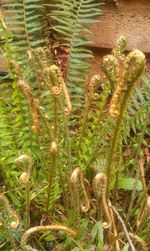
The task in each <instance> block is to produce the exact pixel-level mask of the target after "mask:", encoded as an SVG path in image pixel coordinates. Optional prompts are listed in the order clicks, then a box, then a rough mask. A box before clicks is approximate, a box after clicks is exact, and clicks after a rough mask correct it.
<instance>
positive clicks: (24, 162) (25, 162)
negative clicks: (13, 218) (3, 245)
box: [15, 154, 33, 229]
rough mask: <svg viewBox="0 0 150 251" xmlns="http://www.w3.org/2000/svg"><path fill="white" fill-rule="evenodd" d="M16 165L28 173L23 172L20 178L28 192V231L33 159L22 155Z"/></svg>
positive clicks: (27, 225)
mask: <svg viewBox="0 0 150 251" xmlns="http://www.w3.org/2000/svg"><path fill="white" fill-rule="evenodd" d="M15 164H16V165H17V166H24V167H25V168H26V171H25V172H23V173H22V174H21V176H20V178H19V181H20V182H21V183H22V184H24V185H25V192H26V215H25V216H26V229H27V228H29V225H30V182H29V180H30V176H31V169H32V164H33V163H32V158H31V157H30V156H28V155H25V154H24V155H21V156H20V157H18V158H17V159H16V160H15Z"/></svg>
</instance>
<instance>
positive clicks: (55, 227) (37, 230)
mask: <svg viewBox="0 0 150 251" xmlns="http://www.w3.org/2000/svg"><path fill="white" fill-rule="evenodd" d="M60 230H61V231H64V232H66V233H67V234H69V235H70V236H71V237H72V238H75V237H76V232H75V231H74V230H72V229H70V228H69V227H66V226H61V225H48V226H36V227H32V228H30V229H28V230H27V231H26V232H25V233H24V234H23V236H22V238H21V243H20V245H21V248H22V249H23V250H24V251H37V250H36V249H34V248H32V247H31V246H30V245H28V244H27V242H28V240H29V238H31V235H33V234H36V233H40V232H41V233H43V232H46V231H60Z"/></svg>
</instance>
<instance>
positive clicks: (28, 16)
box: [0, 0, 150, 251]
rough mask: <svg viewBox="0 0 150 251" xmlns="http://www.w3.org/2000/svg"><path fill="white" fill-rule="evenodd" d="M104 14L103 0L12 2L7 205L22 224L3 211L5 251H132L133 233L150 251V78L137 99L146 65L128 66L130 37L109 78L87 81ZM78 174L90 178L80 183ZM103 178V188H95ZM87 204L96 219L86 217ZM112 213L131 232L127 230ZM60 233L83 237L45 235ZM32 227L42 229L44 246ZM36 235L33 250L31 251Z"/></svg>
mask: <svg viewBox="0 0 150 251" xmlns="http://www.w3.org/2000/svg"><path fill="white" fill-rule="evenodd" d="M99 7H100V4H99V3H97V1H94V0H71V1H66V0H55V1H52V3H47V1H39V0H36V1H21V0H19V1H17V2H16V1H9V0H8V1H6V0H5V1H3V9H4V10H5V12H4V14H5V20H6V27H5V23H3V30H4V36H3V43H4V46H3V51H4V54H5V56H6V57H7V60H8V65H9V70H10V74H9V77H10V81H9V82H7V81H4V79H3V83H2V84H1V85H0V89H1V91H0V118H1V120H0V131H1V133H0V169H1V175H0V182H1V184H2V185H1V188H0V194H1V195H4V194H6V195H7V197H8V201H9V203H10V207H11V208H12V209H14V211H15V212H16V213H17V214H18V215H19V221H20V222H19V227H18V228H16V229H12V228H11V227H10V226H11V217H9V215H8V213H7V210H6V208H5V207H3V205H1V209H2V210H1V212H0V220H1V222H0V247H1V248H2V250H11V249H12V248H13V249H14V250H18V251H21V250H32V251H33V250H37V249H38V250H46V245H47V244H49V245H53V246H54V247H56V248H58V250H66V251H67V250H68V251H70V250H72V251H77V250H81V251H83V250H84V251H89V250H92V249H93V250H97V251H100V250H103V249H104V248H108V249H109V248H110V250H114V248H116V247H117V245H118V240H121V242H120V241H119V245H120V247H121V249H124V250H128V248H129V245H130V246H131V243H130V242H131V241H130V242H129V245H128V243H127V244H126V245H124V244H125V243H126V240H128V241H129V240H130V236H128V235H127V233H128V231H127V230H129V229H130V231H131V230H132V232H133V233H132V237H131V238H133V240H134V244H135V246H136V245H137V243H138V242H139V243H140V244H139V243H138V244H139V246H138V245H137V250H141V246H142V248H143V247H144V248H143V250H148V247H147V243H146V242H147V239H148V227H149V224H148V223H147V218H146V217H145V216H147V215H148V209H149V208H148V207H149V204H148V199H149V197H148V194H147V192H148V188H147V179H145V177H144V179H145V186H143V177H142V175H140V172H139V170H140V168H139V159H140V158H141V157H143V155H142V154H143V152H142V150H143V147H144V146H147V145H148V143H147V142H148V140H147V136H148V135H149V127H148V126H149V117H150V116H149V115H148V114H149V107H150V102H149V101H150V99H149V97H150V92H149V90H150V89H149V83H150V76H149V74H146V75H145V74H144V75H143V82H142V84H141V85H139V86H138V87H135V89H134V86H133V84H136V82H137V81H135V80H137V77H138V76H140V75H141V73H142V70H143V67H144V55H143V54H142V52H140V51H137V50H135V51H133V52H131V53H130V54H129V55H127V57H125V55H124V50H125V44H126V40H125V39H124V37H121V38H120V39H119V40H118V42H117V46H116V48H115V49H114V50H113V51H112V54H111V55H108V56H106V57H105V58H104V61H103V64H102V69H103V71H104V75H105V76H101V77H100V76H99V75H96V76H94V77H93V78H92V79H91V80H89V79H88V69H89V66H90V63H89V59H90V58H92V57H93V55H92V52H91V50H90V49H89V48H88V46H89V45H91V41H90V39H89V38H88V37H87V35H88V33H89V30H88V28H87V25H88V23H93V22H95V21H96V19H95V18H96V17H97V16H98V15H99V14H101V11H100V10H99ZM41 10H42V11H41ZM46 10H47V12H48V11H49V12H50V13H49V18H50V20H51V22H52V32H54V31H55V32H56V34H57V36H58V37H57V41H55V42H58V44H61V46H63V47H64V48H65V51H67V67H66V70H65V72H61V70H60V69H59V68H58V67H57V66H56V65H53V57H52V55H51V50H50V48H49V47H46V46H45V40H44V36H43V35H42V30H43V29H45V26H44V25H45V21H44V20H45V19H44V18H45V17H46V18H47V13H46ZM8 13H10V14H11V16H10V19H9V20H8ZM1 21H2V22H4V20H3V19H2V18H1ZM11 22H12V25H11ZM9 31H11V34H10V32H9ZM23 35H24V36H23ZM50 42H51V41H50ZM52 42H53V41H52ZM58 46H59V45H58ZM27 51H28V55H27ZM20 60H21V64H19V63H18V61H20ZM58 60H59V58H58ZM110 63H111V64H110ZM118 76H119V78H118ZM111 84H113V86H111ZM100 86H101V88H102V92H101V93H99V91H98V90H99V87H100ZM131 91H132V92H131ZM110 93H111V95H112V98H111V102H110V97H111V96H110ZM116 93H117V94H116ZM115 95H116V98H115ZM129 96H130V98H129ZM110 111H111V112H110ZM112 115H113V116H112ZM114 115H115V116H114ZM125 147H126V148H127V150H129V152H131V154H129V156H125V154H124V148H125ZM19 156H20V158H21V160H22V159H24V156H27V157H28V159H30V160H31V162H32V168H31V167H30V168H28V165H27V164H28V163H26V161H25V163H24V162H22V165H17V164H16V163H17V161H18V160H16V158H18V157H19ZM15 160H16V161H15ZM76 167H78V168H77V169H78V170H80V171H81V172H80V174H79V176H78V173H76V176H75V175H74V179H72V173H74V172H73V171H75V170H76ZM98 174H100V176H99V177H100V180H98V183H97V184H98V187H97V186H96V185H95V184H93V180H94V177H95V176H96V177H98V176H97V175H98ZM73 181H74V182H75V183H76V184H75V185H76V186H75V189H74V190H73V188H72V185H71V184H72V182H73ZM95 182H96V181H95ZM95 187H96V192H95ZM145 187H146V188H145ZM144 189H145V190H144ZM76 198H77V200H78V201H76ZM135 202H136V203H135ZM80 203H81V205H80ZM86 204H89V206H90V210H85V207H86ZM73 205H75V207H74V206H73ZM111 205H113V206H111ZM113 208H116V210H118V211H117V212H119V214H120V215H121V216H122V218H123V220H124V222H125V223H124V225H123V229H121V227H120V224H119V220H120V217H121V216H120V215H119V214H116V216H115V214H114V211H113ZM9 212H12V211H9ZM143 212H144V213H143ZM118 215H119V216H118ZM124 216H125V217H124ZM144 217H145V218H144ZM12 218H13V217H12ZM137 219H138V220H137ZM123 220H122V221H123ZM109 221H110V223H109ZM137 222H140V224H139V226H138V224H137ZM128 223H129V224H128ZM12 225H13V224H12ZM60 225H63V226H64V225H68V226H69V228H67V227H66V228H67V229H69V231H72V228H74V229H75V232H74V233H75V234H76V237H75V234H70V236H69V237H66V235H64V234H63V231H59V233H58V234H55V235H54V234H52V233H50V232H49V231H48V232H46V233H45V230H44V227H45V229H46V227H48V226H49V230H50V229H51V226H53V227H54V226H55V227H54V229H53V230H59V227H61V226H60ZM126 225H127V230H126V231H125V229H124V228H126ZM128 225H130V226H129V227H128ZM32 226H37V229H38V228H39V229H41V227H42V226H43V230H42V233H43V232H44V233H43V234H41V237H40V238H39V234H38V233H39V232H38V230H35V229H36V227H35V228H34V231H35V232H34V231H33V228H30V227H32ZM109 226H112V227H111V228H109ZM64 227H65V226H64ZM107 227H108V228H109V231H110V232H111V235H112V239H111V240H110V238H108V234H107V233H108V229H107ZM28 228H30V229H29V230H27V229H28ZM62 229H63V228H62ZM26 230H27V231H26ZM47 230H48V229H47ZM47 230H46V231H47ZM122 230H123V231H124V232H125V234H124V233H123V232H122ZM32 231H33V232H32ZM137 232H138V236H136V233H137ZM32 233H37V237H36V235H35V238H34V239H33V241H32V242H31V243H32V245H33V248H32V247H31V246H30V245H28V243H26V242H27V241H28V239H30V238H29V237H30V234H32ZM54 233H55V232H54ZM134 233H135V235H134ZM119 234H120V236H119V237H118V235H119ZM140 241H141V242H140ZM142 241H143V242H142ZM20 243H21V247H20ZM22 243H23V244H22ZM141 243H142V244H141ZM143 243H144V244H143ZM116 250H117V249H116Z"/></svg>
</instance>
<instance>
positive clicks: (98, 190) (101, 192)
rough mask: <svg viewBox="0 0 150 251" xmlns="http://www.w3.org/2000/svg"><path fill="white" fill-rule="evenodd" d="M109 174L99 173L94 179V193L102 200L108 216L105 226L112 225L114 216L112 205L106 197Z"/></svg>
mask: <svg viewBox="0 0 150 251" xmlns="http://www.w3.org/2000/svg"><path fill="white" fill-rule="evenodd" d="M106 187H107V176H106V175H105V174H104V173H98V174H97V175H96V176H95V178H94V180H93V190H94V194H95V196H96V198H97V200H98V204H99V202H100V200H102V203H103V207H104V211H105V214H106V217H107V222H104V223H103V227H104V228H109V227H110V226H111V225H112V218H111V212H110V210H111V209H110V206H109V205H108V202H107V198H106Z"/></svg>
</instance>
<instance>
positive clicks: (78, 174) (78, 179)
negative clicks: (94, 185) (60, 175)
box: [70, 167, 90, 213]
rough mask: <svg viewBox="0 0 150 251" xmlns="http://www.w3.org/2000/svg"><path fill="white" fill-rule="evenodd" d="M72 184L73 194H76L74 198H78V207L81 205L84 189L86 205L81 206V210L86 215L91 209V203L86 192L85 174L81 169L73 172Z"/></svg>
mask: <svg viewBox="0 0 150 251" xmlns="http://www.w3.org/2000/svg"><path fill="white" fill-rule="evenodd" d="M70 183H71V186H72V188H73V193H74V194H73V196H72V197H73V198H74V195H75V196H76V197H77V198H76V199H77V206H78V205H79V197H80V190H81V188H82V190H83V195H84V205H82V206H81V209H82V211H83V212H85V213H86V212H87V211H88V210H89V208H90V201H89V198H88V195H87V192H86V188H85V185H84V177H83V173H82V170H81V169H80V168H79V167H77V168H76V169H75V170H74V171H73V173H72V175H71V178H70ZM80 186H81V187H80Z"/></svg>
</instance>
